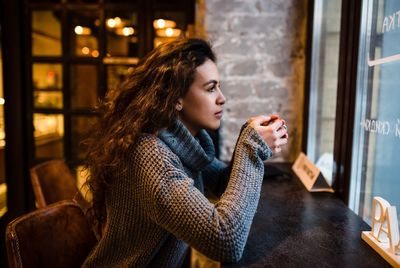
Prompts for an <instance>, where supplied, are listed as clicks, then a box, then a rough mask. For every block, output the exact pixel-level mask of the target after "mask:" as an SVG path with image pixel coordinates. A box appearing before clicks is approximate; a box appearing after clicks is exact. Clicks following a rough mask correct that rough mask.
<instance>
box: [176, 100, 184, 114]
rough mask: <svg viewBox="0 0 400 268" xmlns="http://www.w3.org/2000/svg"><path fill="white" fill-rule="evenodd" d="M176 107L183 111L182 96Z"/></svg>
mask: <svg viewBox="0 0 400 268" xmlns="http://www.w3.org/2000/svg"><path fill="white" fill-rule="evenodd" d="M175 108H176V110H177V111H178V112H180V111H182V108H183V106H182V99H181V98H179V99H178V102H177V103H176V106H175Z"/></svg>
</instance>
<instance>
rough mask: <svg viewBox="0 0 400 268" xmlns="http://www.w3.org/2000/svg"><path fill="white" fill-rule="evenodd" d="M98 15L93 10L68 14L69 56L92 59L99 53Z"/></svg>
mask: <svg viewBox="0 0 400 268" xmlns="http://www.w3.org/2000/svg"><path fill="white" fill-rule="evenodd" d="M99 27H100V19H99V13H98V12H97V11H95V10H82V11H76V12H71V13H70V14H69V29H70V30H69V31H70V33H69V36H70V44H71V54H72V55H75V56H79V57H94V58H97V57H98V56H99V55H100V52H99V44H98V43H99V42H98V40H99Z"/></svg>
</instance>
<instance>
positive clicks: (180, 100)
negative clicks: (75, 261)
mask: <svg viewBox="0 0 400 268" xmlns="http://www.w3.org/2000/svg"><path fill="white" fill-rule="evenodd" d="M215 60H216V59H215V56H214V53H213V51H212V50H211V47H210V46H209V44H208V43H207V42H205V41H203V40H199V39H185V40H178V41H173V42H170V43H166V44H163V45H161V46H159V47H157V48H156V49H155V50H153V51H152V52H151V53H150V54H149V55H148V56H147V57H146V58H144V59H143V60H142V61H141V62H140V63H139V64H138V66H137V67H136V68H135V70H134V71H133V73H131V74H130V75H129V77H128V78H127V80H126V82H124V83H123V84H122V85H121V87H120V89H119V90H118V91H115V92H112V93H110V94H109V95H108V96H107V97H106V101H105V103H104V104H103V112H104V115H103V117H102V118H101V120H100V122H99V127H98V130H97V132H96V133H95V135H93V138H92V142H91V145H90V147H89V149H90V150H89V155H88V163H87V166H88V169H89V171H90V174H91V176H90V178H89V180H88V182H87V183H88V185H89V187H90V189H91V190H92V193H93V206H92V208H93V212H94V215H95V216H96V218H97V220H98V222H99V223H100V224H101V226H103V227H104V228H103V232H102V237H101V239H100V240H99V242H98V244H97V246H96V247H95V248H94V249H93V250H92V252H91V253H90V255H89V256H88V258H87V259H86V261H85V263H84V265H83V266H84V267H144V266H149V267H179V266H180V265H181V264H182V261H183V259H184V256H185V254H186V252H187V250H188V246H192V247H194V248H196V249H197V250H198V251H200V252H202V253H203V254H205V255H206V256H208V257H210V258H212V259H214V260H218V261H222V262H234V261H238V260H239V259H240V258H241V256H242V252H243V248H244V245H245V243H246V240H247V236H248V233H249V229H250V225H251V222H252V219H253V216H254V213H255V211H256V207H257V203H258V199H259V195H260V187H261V183H262V178H263V171H264V170H263V169H264V164H263V161H264V160H266V159H268V158H269V157H271V155H272V153H273V152H280V150H281V149H280V146H282V145H284V144H286V143H287V131H286V126H285V124H284V121H283V120H281V119H278V118H276V117H270V116H258V117H254V118H251V119H249V121H248V122H247V124H245V125H244V126H243V128H242V131H241V133H240V135H239V139H238V141H237V144H236V148H235V152H234V155H233V158H232V162H231V164H230V165H229V166H226V165H225V164H223V163H222V162H220V161H219V160H217V159H216V158H215V157H214V147H213V144H212V141H211V139H210V137H209V136H208V134H207V133H206V131H205V130H204V129H211V130H215V129H217V128H218V127H219V126H220V121H221V117H222V111H223V105H224V103H225V97H224V96H223V94H222V92H221V89H220V87H219V74H218V71H217V67H216V65H215ZM272 119H277V120H275V121H273V120H272ZM272 121H273V122H272ZM269 123H270V124H269ZM204 187H207V188H208V189H210V190H211V191H213V192H214V193H218V192H219V193H221V192H223V194H222V196H221V198H220V199H219V201H218V202H217V203H216V204H212V203H210V202H209V201H208V200H207V198H206V197H205V196H204V195H203V192H204Z"/></svg>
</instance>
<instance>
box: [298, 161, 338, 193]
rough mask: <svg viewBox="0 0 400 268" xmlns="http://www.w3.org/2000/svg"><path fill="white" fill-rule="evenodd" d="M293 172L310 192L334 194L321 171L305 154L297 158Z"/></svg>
mask: <svg viewBox="0 0 400 268" xmlns="http://www.w3.org/2000/svg"><path fill="white" fill-rule="evenodd" d="M292 170H293V171H294V173H295V174H296V175H297V176H298V177H299V179H300V180H301V182H302V183H303V184H304V186H305V187H306V188H307V190H308V191H309V192H330V193H333V192H334V190H333V189H332V187H331V186H330V185H329V184H328V182H327V181H326V179H325V177H324V175H323V174H322V172H321V170H320V169H319V168H318V167H317V166H316V165H314V164H313V163H312V162H311V161H310V159H308V157H307V156H306V155H305V154H304V153H300V155H299V156H298V157H297V159H296V161H295V162H294V164H293V166H292Z"/></svg>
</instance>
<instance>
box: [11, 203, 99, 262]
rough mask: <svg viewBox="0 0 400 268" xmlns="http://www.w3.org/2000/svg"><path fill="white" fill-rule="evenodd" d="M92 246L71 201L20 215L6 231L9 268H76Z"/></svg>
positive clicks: (92, 240) (88, 230)
mask: <svg viewBox="0 0 400 268" xmlns="http://www.w3.org/2000/svg"><path fill="white" fill-rule="evenodd" d="M95 243H96V238H95V236H94V234H93V231H92V228H91V226H90V224H89V223H88V222H87V220H86V217H85V215H84V213H83V211H82V209H81V208H80V206H79V205H78V204H76V203H74V202H72V201H61V202H57V203H55V204H52V205H49V206H47V207H45V208H42V209H38V210H35V211H33V212H30V213H28V214H25V215H22V216H20V217H18V218H16V219H15V220H13V221H12V222H10V223H9V224H8V225H7V228H6V247H7V256H8V262H9V266H10V267H11V268H13V267H43V268H46V267H52V268H53V267H57V268H64V267H80V266H81V265H82V263H83V262H84V260H85V259H86V257H87V255H88V254H89V253H90V250H91V249H92V248H93V246H94V245H95Z"/></svg>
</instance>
